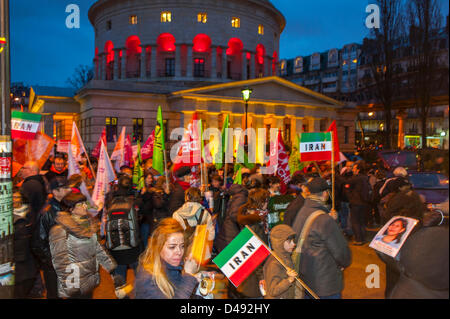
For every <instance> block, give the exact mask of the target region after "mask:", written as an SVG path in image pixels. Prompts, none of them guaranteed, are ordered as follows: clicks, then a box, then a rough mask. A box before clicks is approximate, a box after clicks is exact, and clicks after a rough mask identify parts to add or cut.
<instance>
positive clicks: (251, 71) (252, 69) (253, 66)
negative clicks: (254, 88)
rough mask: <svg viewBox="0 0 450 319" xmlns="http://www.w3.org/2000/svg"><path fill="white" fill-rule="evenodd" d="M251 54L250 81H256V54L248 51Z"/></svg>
mask: <svg viewBox="0 0 450 319" xmlns="http://www.w3.org/2000/svg"><path fill="white" fill-rule="evenodd" d="M248 52H249V53H250V61H249V63H250V79H254V78H255V77H256V76H255V54H254V53H253V52H251V51H248Z"/></svg>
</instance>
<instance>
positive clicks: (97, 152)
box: [91, 127, 108, 159]
mask: <svg viewBox="0 0 450 319" xmlns="http://www.w3.org/2000/svg"><path fill="white" fill-rule="evenodd" d="M102 142H103V144H105V147H107V146H108V143H107V141H106V128H105V127H103V131H102V135H101V136H100V139H99V140H98V143H97V145H96V146H95V148H94V150H93V151H92V153H91V155H92V157H95V158H97V159H98V158H99V156H100V148H101V147H102Z"/></svg>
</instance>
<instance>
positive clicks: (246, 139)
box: [244, 101, 248, 151]
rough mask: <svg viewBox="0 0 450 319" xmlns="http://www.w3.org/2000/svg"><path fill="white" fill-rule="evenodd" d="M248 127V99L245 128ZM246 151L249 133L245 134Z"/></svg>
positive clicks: (245, 149)
mask: <svg viewBox="0 0 450 319" xmlns="http://www.w3.org/2000/svg"><path fill="white" fill-rule="evenodd" d="M247 128H248V101H245V130H247ZM244 151H248V134H245V147H244Z"/></svg>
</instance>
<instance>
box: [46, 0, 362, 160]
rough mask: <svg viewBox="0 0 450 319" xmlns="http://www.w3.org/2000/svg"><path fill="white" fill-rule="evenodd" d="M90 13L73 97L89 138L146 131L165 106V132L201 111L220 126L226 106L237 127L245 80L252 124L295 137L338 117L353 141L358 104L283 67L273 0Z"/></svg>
mask: <svg viewBox="0 0 450 319" xmlns="http://www.w3.org/2000/svg"><path fill="white" fill-rule="evenodd" d="M89 19H90V21H91V23H92V25H93V26H94V29H95V47H96V49H95V58H94V64H93V65H94V73H95V75H94V79H93V80H91V81H90V82H89V83H88V84H86V85H85V86H84V87H83V88H81V89H80V90H79V91H78V92H77V93H76V94H75V95H73V96H72V97H69V99H71V103H74V105H78V112H77V116H76V121H77V123H78V127H79V129H80V133H81V135H82V137H83V140H84V142H85V144H86V147H87V148H90V149H92V148H93V147H94V146H95V144H96V143H97V141H98V140H99V138H100V134H101V132H102V130H103V128H104V127H106V132H107V140H108V142H109V143H108V148H109V150H111V149H112V148H113V147H114V143H113V142H114V140H115V138H116V137H117V135H118V134H119V133H120V131H121V128H122V127H126V129H127V134H129V135H130V137H131V138H132V139H133V140H135V141H136V140H138V139H140V140H145V139H146V138H147V137H148V136H149V135H150V134H151V131H152V130H153V129H154V127H155V124H156V112H157V109H158V106H161V107H162V109H163V117H164V120H165V121H166V127H167V133H166V134H167V140H169V139H170V132H171V131H172V130H173V129H174V128H178V127H186V126H187V124H188V123H189V121H190V119H191V118H192V115H193V113H194V112H197V113H198V114H199V117H200V118H201V119H202V120H203V123H205V124H204V125H205V128H209V127H216V128H219V129H221V128H222V125H223V120H224V118H225V116H226V115H227V114H230V117H231V127H233V128H238V127H240V128H245V121H244V119H245V116H244V115H245V102H244V101H243V99H242V93H241V90H242V89H243V88H251V89H252V90H253V92H252V95H251V97H250V100H249V101H248V113H247V114H248V116H247V118H248V124H247V126H248V127H253V128H255V129H256V128H280V129H282V131H283V135H284V138H285V140H286V143H288V144H289V143H290V142H291V141H293V140H294V138H295V136H296V134H297V133H300V132H313V131H325V130H326V129H327V128H328V126H329V125H330V124H331V122H332V121H333V120H337V122H338V131H339V132H338V134H339V139H340V142H341V149H342V150H343V151H352V150H353V149H354V131H355V124H354V123H355V121H354V118H355V110H354V109H351V108H348V107H346V105H345V104H343V103H341V102H339V101H337V100H334V99H332V98H330V97H327V96H325V95H322V94H319V93H316V92H314V91H311V90H309V89H307V88H304V87H302V86H300V85H298V84H295V83H293V82H291V81H288V80H285V79H283V78H280V77H278V75H279V72H278V70H279V61H278V52H279V39H280V35H281V32H282V31H283V29H284V27H285V24H286V21H285V19H284V17H283V15H282V14H281V13H280V12H279V11H278V10H277V9H276V8H275V7H274V6H273V5H272V4H271V3H270V1H267V0H227V1H220V0H198V1H192V0H176V1H175V0H172V1H171V0H155V1H144V0H129V1H118V0H99V1H97V2H96V3H95V4H94V5H93V6H92V7H91V8H90V10H89ZM40 99H41V100H43V98H40ZM47 103H51V101H50V99H48V98H47V100H46V101H45V102H44V106H41V109H43V108H45V104H47ZM70 105H72V104H70ZM70 115H71V113H70V112H68V116H70ZM50 126H51V125H47V127H50ZM53 127H54V124H53ZM52 134H53V135H54V133H53V132H52ZM172 142H175V141H172Z"/></svg>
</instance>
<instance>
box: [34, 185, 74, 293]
mask: <svg viewBox="0 0 450 319" xmlns="http://www.w3.org/2000/svg"><path fill="white" fill-rule="evenodd" d="M50 190H51V192H52V195H53V196H52V197H51V198H50V199H49V200H47V202H46V204H45V205H44V207H43V209H42V211H41V212H40V214H39V219H38V224H37V226H36V229H35V230H34V233H33V241H32V244H31V249H32V251H33V253H34V255H35V256H37V257H38V260H39V263H40V267H41V268H42V271H43V273H44V280H45V288H46V290H47V299H56V298H58V287H57V283H58V281H57V278H56V272H55V269H54V268H53V264H52V256H51V253H50V245H49V239H48V237H49V234H50V229H51V228H52V227H53V226H55V225H56V217H57V216H58V213H59V212H60V211H61V210H62V209H61V201H62V200H63V198H64V197H65V196H67V195H68V194H70V193H71V191H72V190H71V188H70V187H69V184H68V182H67V179H66V178H65V177H55V178H54V179H53V180H52V182H51V183H50Z"/></svg>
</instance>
